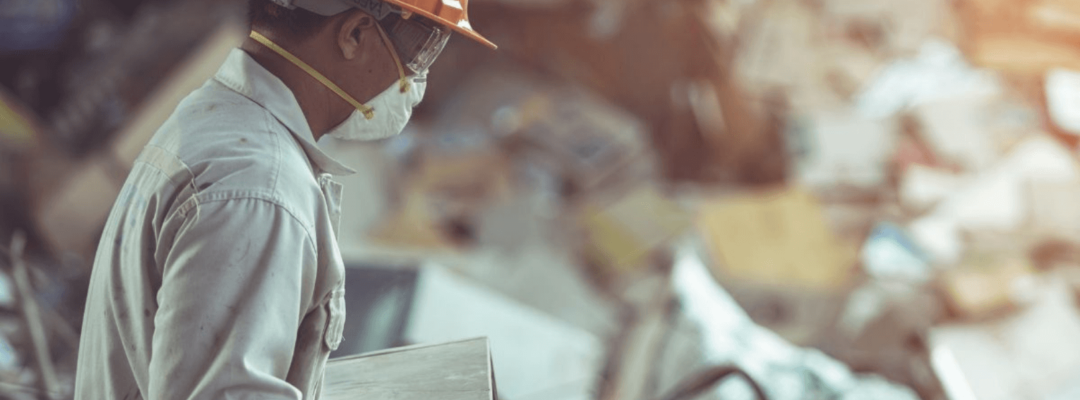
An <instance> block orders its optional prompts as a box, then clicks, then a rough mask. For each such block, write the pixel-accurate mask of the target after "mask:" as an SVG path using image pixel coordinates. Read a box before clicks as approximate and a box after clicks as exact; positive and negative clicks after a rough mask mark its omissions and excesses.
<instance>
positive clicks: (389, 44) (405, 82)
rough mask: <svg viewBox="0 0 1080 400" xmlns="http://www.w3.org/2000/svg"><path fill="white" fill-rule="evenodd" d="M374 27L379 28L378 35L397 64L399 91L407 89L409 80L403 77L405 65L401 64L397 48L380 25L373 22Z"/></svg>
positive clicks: (402, 91)
mask: <svg viewBox="0 0 1080 400" xmlns="http://www.w3.org/2000/svg"><path fill="white" fill-rule="evenodd" d="M375 27H376V28H379V36H381V37H382V40H383V44H385V45H386V48H387V49H390V57H393V58H394V64H397V70H398V76H399V77H401V80H399V81H398V86H399V87H400V88H401V93H405V92H407V91H409V80H408V79H406V78H405V66H404V65H402V64H401V58H400V57H398V53H397V49H395V48H394V43H393V42H391V41H390V37H389V36H387V35H386V31H384V30H383V28H382V25H379V24H377V23H376V24H375Z"/></svg>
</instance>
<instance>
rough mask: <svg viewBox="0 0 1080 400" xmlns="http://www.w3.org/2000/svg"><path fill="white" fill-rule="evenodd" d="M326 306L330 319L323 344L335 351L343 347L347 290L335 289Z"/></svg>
mask: <svg viewBox="0 0 1080 400" xmlns="http://www.w3.org/2000/svg"><path fill="white" fill-rule="evenodd" d="M326 306H327V314H328V316H329V318H327V321H326V332H325V335H324V340H323V342H324V343H326V348H328V349H330V351H334V350H337V348H338V346H340V345H341V340H342V334H343V333H344V331H345V288H344V287H341V288H338V289H335V290H334V292H333V293H332V294H331V295H330V301H328V302H327V303H326Z"/></svg>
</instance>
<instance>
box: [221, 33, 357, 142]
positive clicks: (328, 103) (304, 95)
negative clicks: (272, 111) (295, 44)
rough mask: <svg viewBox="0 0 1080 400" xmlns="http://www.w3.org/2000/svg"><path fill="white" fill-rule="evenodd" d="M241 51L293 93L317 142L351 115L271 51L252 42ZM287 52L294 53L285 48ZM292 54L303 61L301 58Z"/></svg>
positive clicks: (333, 96) (331, 94)
mask: <svg viewBox="0 0 1080 400" xmlns="http://www.w3.org/2000/svg"><path fill="white" fill-rule="evenodd" d="M279 45H280V43H279ZM241 48H242V49H243V50H244V51H245V52H247V53H248V54H249V55H250V56H251V57H252V58H253V59H255V61H256V62H258V63H259V65H262V66H263V68H266V70H268V71H270V73H272V74H274V75H275V76H277V77H278V79H281V81H282V82H284V83H285V86H287V87H288V88H289V90H291V91H292V93H293V96H294V97H296V101H297V103H299V104H300V110H301V111H303V113H304V118H306V119H307V122H308V127H309V128H310V129H311V135H312V136H314V139H315V141H316V142H317V141H319V139H320V138H322V136H323V135H325V134H326V132H328V131H329V130H330V129H332V128H334V127H335V126H337V125H338V124H340V123H342V122H343V121H345V119H346V118H348V117H349V115H350V114H351V113H352V110H353V107H352V106H350V105H349V104H348V103H346V102H345V101H343V100H341V98H340V97H338V96H337V95H336V94H334V92H332V91H330V89H328V88H326V86H323V84H321V83H319V81H317V80H315V78H312V77H311V75H308V74H307V73H306V72H304V71H303V70H301V69H300V68H299V67H297V66H296V65H293V64H292V63H291V62H289V61H288V60H286V59H284V58H283V57H281V56H280V55H278V54H277V53H275V52H274V51H273V50H270V49H269V48H267V47H266V46H264V45H262V44H261V43H259V42H257V41H255V40H254V39H251V38H248V39H247V40H246V41H244V44H243V45H242V46H241ZM286 49H288V50H289V51H290V52H293V50H292V49H289V48H288V47H286ZM293 54H294V55H296V56H297V57H299V58H301V59H305V57H304V56H303V55H301V54H298V53H296V52H293ZM316 68H317V67H316Z"/></svg>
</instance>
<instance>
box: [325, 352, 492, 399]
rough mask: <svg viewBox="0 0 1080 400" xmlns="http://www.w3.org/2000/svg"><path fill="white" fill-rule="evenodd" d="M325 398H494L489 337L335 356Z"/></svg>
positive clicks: (330, 367) (328, 373)
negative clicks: (342, 356) (351, 355)
mask: <svg viewBox="0 0 1080 400" xmlns="http://www.w3.org/2000/svg"><path fill="white" fill-rule="evenodd" d="M323 391H324V392H323V394H322V399H323V400H352V399H380V400H430V399H440V400H494V399H495V379H494V374H493V373H492V368H491V350H490V346H489V344H488V340H487V338H476V339H467V340H462V341H457V342H449V343H443V344H436V345H418V346H410V347H402V348H397V349H390V350H385V351H379V352H374V353H368V354H361V355H358V356H353V357H344V358H337V359H332V360H330V362H329V363H327V366H326V378H325V381H324V382H323Z"/></svg>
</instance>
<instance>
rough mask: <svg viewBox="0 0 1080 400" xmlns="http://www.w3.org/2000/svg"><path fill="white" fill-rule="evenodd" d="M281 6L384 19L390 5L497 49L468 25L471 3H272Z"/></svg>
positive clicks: (433, 0) (436, 0)
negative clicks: (356, 11)
mask: <svg viewBox="0 0 1080 400" xmlns="http://www.w3.org/2000/svg"><path fill="white" fill-rule="evenodd" d="M272 1H273V2H275V3H277V4H280V5H282V6H285V7H288V8H293V7H300V8H303V9H305V10H308V11H311V12H314V13H316V14H319V15H325V16H330V15H336V14H338V13H340V12H342V11H345V10H348V9H349V8H353V7H355V8H359V9H361V10H364V11H367V12H368V13H370V14H373V15H375V16H376V17H378V18H380V19H381V18H382V17H383V16H385V15H386V13H388V12H390V9H389V8H388V7H386V6H387V5H390V6H395V7H397V8H400V9H401V10H402V11H405V12H409V13H413V14H417V15H420V16H422V17H424V18H428V19H430V20H432V21H435V22H437V23H439V24H441V25H444V26H446V27H448V28H450V29H453V30H454V31H456V32H458V33H460V34H462V35H465V36H466V37H468V38H469V39H472V40H475V41H477V42H480V44H483V45H485V46H487V47H490V48H492V49H495V48H497V47H498V46H496V45H495V43H492V42H491V41H490V40H487V39H486V38H484V37H483V36H480V34H479V33H477V32H476V31H475V30H473V27H472V25H471V24H469V0H272Z"/></svg>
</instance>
